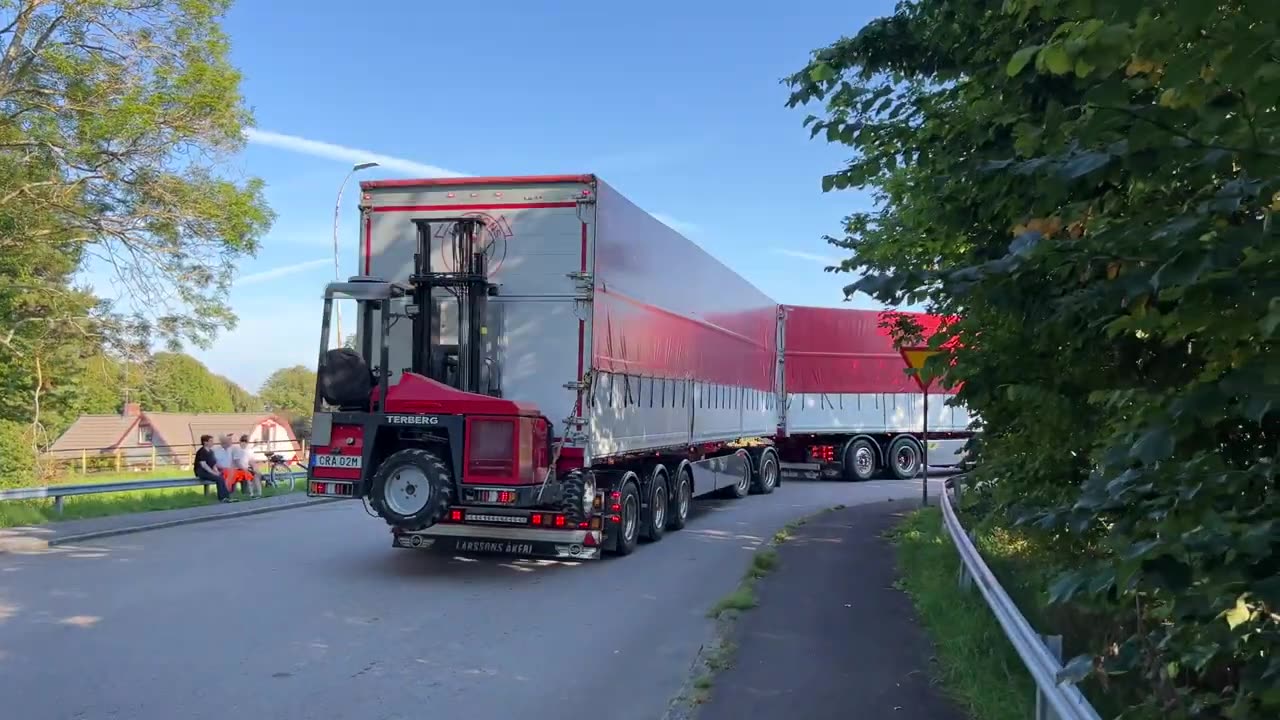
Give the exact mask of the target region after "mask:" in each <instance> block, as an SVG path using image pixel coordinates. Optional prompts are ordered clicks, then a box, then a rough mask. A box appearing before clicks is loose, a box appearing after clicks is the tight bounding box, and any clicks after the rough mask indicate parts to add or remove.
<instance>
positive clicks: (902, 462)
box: [894, 445, 916, 473]
mask: <svg viewBox="0 0 1280 720" xmlns="http://www.w3.org/2000/svg"><path fill="white" fill-rule="evenodd" d="M894 460H895V461H897V464H898V472H901V473H907V472H911V471H912V470H915V468H916V451H915V449H914V448H912V447H911V446H909V445H903V446H902V447H900V448H898V453H897V455H895V456H894Z"/></svg>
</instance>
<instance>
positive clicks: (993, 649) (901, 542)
mask: <svg viewBox="0 0 1280 720" xmlns="http://www.w3.org/2000/svg"><path fill="white" fill-rule="evenodd" d="M891 537H892V539H893V542H894V544H895V545H896V546H897V551H898V565H899V568H900V574H901V579H900V580H899V587H900V588H901V589H902V590H904V591H905V592H906V593H907V594H908V595H910V596H911V599H912V601H913V602H914V603H915V606H916V612H917V614H918V615H919V617H920V620H921V622H923V623H924V625H925V627H926V629H927V630H928V631H929V635H930V637H931V638H932V640H933V644H934V647H935V648H936V651H937V655H938V661H939V662H938V668H939V674H940V676H941V677H940V678H939V679H940V680H941V682H942V685H943V686H944V687H945V688H946V690H947V691H948V692H949V693H950V694H951V695H952V697H954V698H955V699H956V701H957V702H958V703H959V704H960V705H961V706H962V707H964V708H965V709H966V710H967V711H968V713H969V715H970V717H976V718H983V720H1024V719H1025V718H1028V717H1032V716H1033V715H1034V714H1035V695H1034V692H1035V685H1034V683H1033V682H1032V680H1031V677H1030V675H1028V674H1027V671H1026V669H1025V668H1024V667H1023V665H1022V660H1021V659H1020V658H1019V657H1018V654H1017V653H1016V652H1015V651H1014V649H1013V646H1012V645H1010V644H1009V641H1008V639H1006V638H1005V636H1004V631H1003V630H1001V628H1000V625H999V623H997V622H996V619H995V617H994V616H993V615H992V614H991V611H990V610H989V609H988V608H987V606H986V603H985V602H984V601H983V599H982V596H981V595H980V594H979V593H978V592H977V590H973V591H971V592H964V591H962V590H960V588H959V587H958V578H959V572H960V558H959V556H958V555H957V554H956V551H955V548H954V547H952V545H951V538H950V537H949V536H948V535H947V532H946V529H945V528H944V527H943V525H942V514H941V511H939V510H938V509H937V508H928V509H924V510H919V511H917V512H915V513H913V514H911V515H910V516H909V517H908V518H907V519H906V520H904V521H903V522H902V524H901V525H899V526H898V527H897V528H895V529H894V530H893V531H892V534H891ZM983 551H984V554H986V551H987V548H983Z"/></svg>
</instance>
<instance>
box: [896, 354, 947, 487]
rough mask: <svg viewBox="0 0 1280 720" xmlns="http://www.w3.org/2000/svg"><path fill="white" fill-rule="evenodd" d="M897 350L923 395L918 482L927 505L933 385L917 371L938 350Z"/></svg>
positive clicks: (922, 367) (921, 368)
mask: <svg viewBox="0 0 1280 720" xmlns="http://www.w3.org/2000/svg"><path fill="white" fill-rule="evenodd" d="M899 352H901V353H902V359H903V360H905V361H906V363H907V367H909V368H911V369H912V370H915V371H916V373H917V374H915V375H912V377H914V378H915V379H916V384H917V385H919V386H920V392H921V393H922V394H923V395H924V425H923V427H922V432H921V433H920V447H921V449H922V457H921V458H920V469H921V471H922V473H923V475H924V480H923V481H922V482H921V483H920V506H921V507H927V506H928V505H929V386H931V385H933V378H929V380H927V381H926V380H925V379H924V378H922V377H920V375H919V372H920V371H921V370H923V369H924V364H925V363H926V362H927V361H928V360H929V358H931V357H933V356H934V355H937V354H938V353H939V352H940V351H938V350H933V349H931V348H927V347H904V348H902V349H901V350H899Z"/></svg>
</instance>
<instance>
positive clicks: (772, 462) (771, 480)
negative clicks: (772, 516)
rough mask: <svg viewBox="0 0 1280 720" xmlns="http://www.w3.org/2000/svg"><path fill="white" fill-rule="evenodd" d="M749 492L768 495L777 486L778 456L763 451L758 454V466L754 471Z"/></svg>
mask: <svg viewBox="0 0 1280 720" xmlns="http://www.w3.org/2000/svg"><path fill="white" fill-rule="evenodd" d="M754 475H755V479H754V481H753V482H752V483H751V492H753V493H757V494H760V495H768V494H769V493H771V492H773V491H774V489H775V488H777V487H778V456H777V455H774V454H773V453H771V452H768V451H765V452H763V453H761V454H760V467H759V469H758V470H756V472H755V473H754Z"/></svg>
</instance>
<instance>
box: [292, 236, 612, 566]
mask: <svg viewBox="0 0 1280 720" xmlns="http://www.w3.org/2000/svg"><path fill="white" fill-rule="evenodd" d="M414 223H415V225H416V230H417V249H416V252H415V254H414V271H413V273H412V275H411V276H410V277H409V281H408V282H407V283H400V282H389V281H385V280H381V279H378V278H371V277H353V278H351V279H350V280H348V281H347V282H336V283H330V284H329V285H328V286H327V287H326V288H325V293H324V319H323V324H322V326H321V336H320V348H321V351H320V359H319V366H318V369H317V373H316V399H315V413H314V420H313V426H312V454H311V457H312V460H311V463H310V466H309V470H308V476H309V477H308V484H307V494H308V495H310V496H318V497H346V498H353V499H362V500H366V501H367V503H368V505H369V506H370V507H372V509H373V511H374V512H375V513H376V514H377V515H378V516H380V517H382V518H383V519H384V520H385V521H386V522H387V524H388V525H390V526H391V528H392V534H393V545H395V546H397V547H426V546H440V545H443V547H444V548H445V549H449V550H455V551H460V552H467V551H479V552H486V551H488V552H503V553H514V554H529V555H549V556H552V557H571V558H592V557H598V556H599V554H600V551H601V549H602V548H603V547H604V546H605V543H606V542H607V541H608V540H609V538H607V537H606V530H605V529H604V528H603V527H602V525H603V522H602V518H601V514H600V512H599V510H600V509H601V507H602V505H603V493H601V492H598V491H597V488H596V485H595V482H594V480H593V478H592V475H591V473H590V472H587V471H585V470H583V469H582V468H562V470H561V472H560V473H557V472H556V465H557V460H558V459H559V457H558V456H559V455H560V452H559V450H560V449H561V448H562V447H563V444H564V440H563V439H561V440H560V441H559V442H558V443H557V442H554V441H553V429H554V426H553V424H552V423H551V421H550V420H549V419H548V418H546V417H545V416H543V415H542V414H541V413H540V412H539V411H538V409H537V408H536V407H534V406H532V405H530V404H528V403H521V402H517V401H512V400H507V399H503V398H501V397H500V395H501V393H500V392H499V391H498V390H497V389H496V386H497V384H498V383H497V381H496V379H495V378H494V377H493V376H494V374H495V371H494V367H495V366H494V363H493V358H494V352H495V350H496V339H494V340H492V341H491V342H489V343H488V345H487V346H486V340H487V339H488V338H487V337H486V336H487V329H486V318H487V314H488V308H487V306H488V298H489V297H491V296H493V295H496V294H497V286H495V285H493V284H491V283H490V282H489V280H488V274H487V256H486V252H485V250H486V249H485V248H484V247H483V246H482V245H481V243H480V241H479V238H480V236H481V233H482V232H483V231H484V226H483V222H482V220H481V219H479V218H475V217H449V218H433V219H431V220H422V219H417V220H414ZM441 225H445V226H446V227H445V228H444V229H443V230H444V231H443V232H441V228H440V226H441ZM433 231H434V232H435V233H436V235H437V236H439V237H443V238H444V239H445V242H446V243H448V244H449V246H451V249H452V251H453V252H452V259H453V263H452V271H450V272H436V271H433V269H432V267H431V250H432V248H431V239H432V234H433ZM437 288H441V289H443V290H444V291H445V292H446V293H448V294H449V295H452V296H453V298H455V299H456V308H457V315H456V318H457V325H458V328H457V329H458V332H457V339H458V342H457V344H456V345H450V344H444V343H442V342H440V337H441V332H440V330H441V324H442V318H441V317H440V314H441V313H440V312H439V311H438V310H437V311H434V312H433V308H437V303H436V302H435V300H436V298H437V297H440V296H441V294H439V293H433V291H434V290H436V289H437ZM444 297H446V299H447V295H446V296H444ZM337 299H350V300H355V301H356V303H357V306H358V309H359V316H360V328H361V332H360V333H359V338H358V344H359V349H358V350H352V349H348V348H336V349H332V350H330V349H327V348H328V346H329V319H330V317H331V314H332V310H333V302H334V300H337ZM444 305H445V304H444V303H442V304H441V307H444ZM404 321H408V322H410V323H412V343H413V346H412V351H411V352H410V353H409V356H410V367H408V368H404V369H403V370H402V372H401V373H400V380H399V382H397V383H396V384H394V385H392V384H391V378H392V375H393V374H394V372H393V371H391V370H390V369H389V368H390V367H391V365H390V363H391V352H390V345H389V343H390V342H391V329H392V327H394V326H395V325H396V323H399V322H404ZM567 434H568V433H567V430H566V433H565V436H567ZM619 525H620V526H625V527H627V529H628V530H630V528H631V527H634V525H635V523H628V524H625V525H623V524H621V523H619ZM624 540H627V541H630V542H626V543H625V544H626V546H628V549H629V547H630V546H633V545H634V539H632V538H626V539H624Z"/></svg>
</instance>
